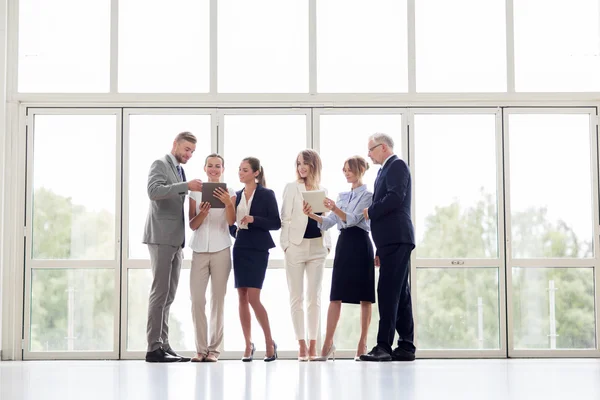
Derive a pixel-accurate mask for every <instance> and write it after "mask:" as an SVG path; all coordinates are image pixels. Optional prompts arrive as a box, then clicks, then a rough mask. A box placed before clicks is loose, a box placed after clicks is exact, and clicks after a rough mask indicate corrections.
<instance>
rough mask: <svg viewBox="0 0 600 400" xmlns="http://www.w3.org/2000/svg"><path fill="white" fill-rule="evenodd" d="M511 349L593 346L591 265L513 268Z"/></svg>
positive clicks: (592, 281)
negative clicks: (586, 266)
mask: <svg viewBox="0 0 600 400" xmlns="http://www.w3.org/2000/svg"><path fill="white" fill-rule="evenodd" d="M512 274H513V275H512V283H513V285H512V286H513V287H512V290H513V312H512V315H513V335H514V348H515V349H551V350H554V349H594V348H596V330H595V318H594V315H595V309H594V269H593V268H519V267H516V268H513V269H512Z"/></svg>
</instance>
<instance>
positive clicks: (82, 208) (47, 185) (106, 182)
mask: <svg viewBox="0 0 600 400" xmlns="http://www.w3.org/2000/svg"><path fill="white" fill-rule="evenodd" d="M34 123H35V126H34V133H33V240H32V250H31V251H32V257H33V258H35V259H72V260H74V259H76V260H113V259H114V258H115V253H116V244H115V203H116V199H115V196H116V193H115V187H116V182H115V179H116V178H115V177H116V171H115V168H116V152H117V151H116V137H117V133H116V126H117V125H116V116H115V115H36V116H35V121H34ZM82 127H85V129H82ZM90 146H92V147H93V149H92V148H90Z"/></svg>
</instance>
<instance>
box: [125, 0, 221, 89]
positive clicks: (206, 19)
mask: <svg viewBox="0 0 600 400" xmlns="http://www.w3.org/2000/svg"><path fill="white" fill-rule="evenodd" d="M209 3H210V2H209V0H200V1H198V0H171V1H169V6H168V7H165V4H164V2H161V1H159V0H150V1H149V0H120V1H119V91H120V92H134V93H147V92H154V93H193V92H195V93H198V92H208V91H209V89H210V83H209V79H210V74H209V35H210V7H209ZM157 27H160V28H159V29H157Z"/></svg>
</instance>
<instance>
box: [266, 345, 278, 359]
mask: <svg viewBox="0 0 600 400" xmlns="http://www.w3.org/2000/svg"><path fill="white" fill-rule="evenodd" d="M275 360H277V343H275V341H273V355H272V356H271V357H266V356H265V359H264V361H265V362H271V361H275Z"/></svg>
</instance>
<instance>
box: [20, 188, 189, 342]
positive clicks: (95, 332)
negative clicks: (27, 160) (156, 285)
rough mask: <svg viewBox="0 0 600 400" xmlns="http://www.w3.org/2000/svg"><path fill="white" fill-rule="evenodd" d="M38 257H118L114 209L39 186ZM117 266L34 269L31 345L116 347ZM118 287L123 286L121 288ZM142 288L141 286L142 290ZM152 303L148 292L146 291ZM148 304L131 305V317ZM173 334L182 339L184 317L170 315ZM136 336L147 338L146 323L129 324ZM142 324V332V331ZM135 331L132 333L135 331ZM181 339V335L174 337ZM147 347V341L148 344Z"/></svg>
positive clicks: (133, 285) (132, 286) (36, 213)
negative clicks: (80, 202)
mask: <svg viewBox="0 0 600 400" xmlns="http://www.w3.org/2000/svg"><path fill="white" fill-rule="evenodd" d="M33 215H34V218H33V238H32V240H33V243H32V256H33V258H34V259H42V260H43V259H52V260H77V259H80V260H112V259H114V257H115V246H117V243H116V241H115V238H114V235H115V234H114V232H115V229H114V222H115V221H114V220H115V218H114V215H113V214H112V213H110V212H108V211H106V210H101V211H97V212H96V211H88V210H86V208H85V207H83V206H81V205H77V204H73V202H72V199H71V198H68V197H64V196H60V195H57V194H55V193H53V192H52V191H51V190H48V189H45V188H39V189H37V190H36V191H35V193H34V213H33ZM115 273H117V274H118V273H119V272H118V271H114V270H112V269H103V268H99V269H79V270H74V269H34V270H33V271H32V289H31V350H32V351H70V350H75V351H77V350H90V351H93V350H112V348H113V337H114V315H115V314H114V313H115V305H116V304H115V302H118V296H115V294H116V292H115V287H118V285H116V283H117V282H118V279H119V278H118V276H117V275H115ZM140 279H142V281H140V280H139V279H138V280H137V281H136V280H135V279H132V280H131V281H130V282H129V288H130V292H131V291H133V292H134V294H133V296H134V297H140V296H142V295H141V294H138V291H136V288H140V287H144V288H149V287H150V283H149V282H146V281H147V280H148V278H147V277H145V278H140ZM117 293H118V292H117ZM140 293H141V291H140ZM142 297H145V303H143V304H142V308H143V306H144V304H145V306H146V307H147V299H148V292H147V291H146V292H145V293H143V296H142ZM139 314H141V315H143V317H144V320H145V315H146V310H143V311H142V310H141V309H135V311H134V310H131V311H130V316H129V317H130V318H133V319H135V318H136V316H137V315H139ZM170 322H171V323H170V329H171V332H172V336H173V337H174V338H180V339H179V340H181V341H183V339H182V338H183V332H182V329H181V323H180V322H179V321H178V320H177V319H176V318H173V317H172V318H171V321H170ZM130 327H132V328H134V329H136V332H135V333H133V335H134V336H135V337H141V338H144V340H145V329H146V327H145V323H143V324H134V325H132V324H130ZM137 330H139V332H137ZM131 334H132V333H130V336H131ZM175 341H177V339H176V340H175ZM144 348H145V346H144Z"/></svg>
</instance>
